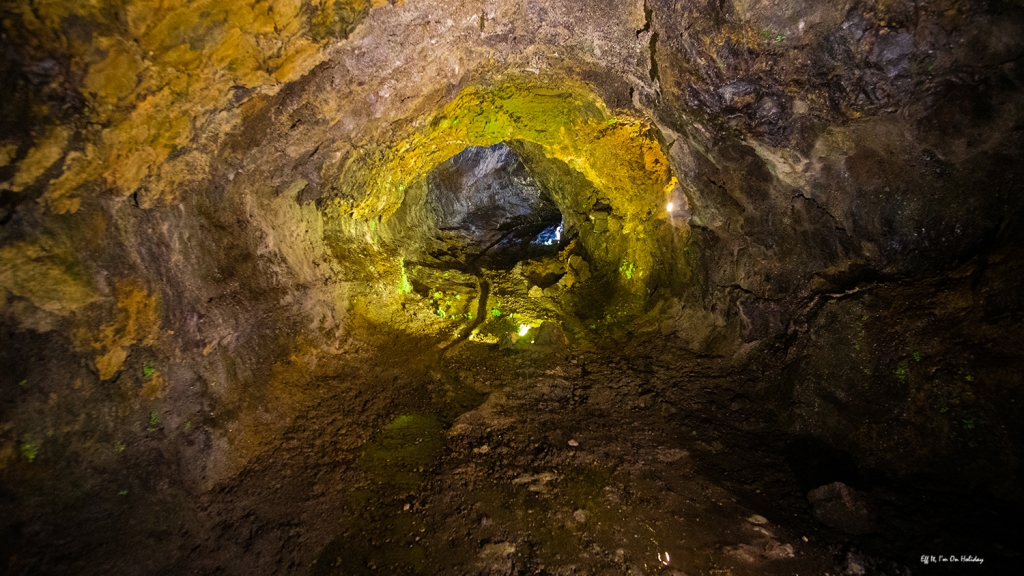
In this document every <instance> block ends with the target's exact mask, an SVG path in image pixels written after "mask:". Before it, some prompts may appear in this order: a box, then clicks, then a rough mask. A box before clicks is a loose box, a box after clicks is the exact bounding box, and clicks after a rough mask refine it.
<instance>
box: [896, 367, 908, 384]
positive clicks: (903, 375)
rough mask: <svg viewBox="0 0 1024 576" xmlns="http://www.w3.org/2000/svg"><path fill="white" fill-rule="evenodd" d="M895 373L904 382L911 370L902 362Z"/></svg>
mask: <svg viewBox="0 0 1024 576" xmlns="http://www.w3.org/2000/svg"><path fill="white" fill-rule="evenodd" d="M893 373H894V374H896V377H897V378H899V379H900V381H901V382H902V381H905V380H906V379H907V374H909V373H910V371H909V370H908V369H907V367H906V365H904V364H900V365H899V366H897V367H896V370H895V371H894V372H893Z"/></svg>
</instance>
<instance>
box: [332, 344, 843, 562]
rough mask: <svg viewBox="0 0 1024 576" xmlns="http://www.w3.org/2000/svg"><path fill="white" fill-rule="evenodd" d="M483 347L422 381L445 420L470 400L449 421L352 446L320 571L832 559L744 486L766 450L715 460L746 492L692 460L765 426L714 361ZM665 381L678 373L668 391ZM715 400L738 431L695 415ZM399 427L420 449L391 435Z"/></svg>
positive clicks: (469, 348) (764, 472)
mask: <svg viewBox="0 0 1024 576" xmlns="http://www.w3.org/2000/svg"><path fill="white" fill-rule="evenodd" d="M494 347H495V346H492V347H490V349H487V347H486V346H475V349H474V345H473V344H467V345H465V346H461V347H459V348H457V349H455V351H453V352H452V353H451V354H449V355H446V356H445V358H444V359H443V360H442V361H441V362H440V363H439V369H438V370H437V371H436V372H434V373H433V378H432V382H431V385H430V386H429V387H430V388H432V390H431V392H432V397H433V398H435V399H440V402H439V403H438V404H439V405H441V406H447V407H449V410H447V411H446V410H444V409H442V410H441V411H440V412H441V414H442V415H441V416H440V419H444V417H445V414H444V413H445V412H447V414H453V412H451V407H453V406H458V405H459V404H460V403H465V402H467V401H470V402H471V399H474V398H476V399H479V400H480V401H482V403H481V404H480V405H479V406H476V407H475V408H472V409H469V410H467V411H465V412H463V413H461V414H459V415H458V416H456V417H455V418H454V420H453V422H452V424H451V426H450V427H447V428H446V429H445V430H440V429H439V427H440V426H433V425H431V423H432V422H433V421H435V420H432V419H431V417H430V416H423V415H415V414H414V415H406V416H398V417H397V418H396V419H395V420H393V421H392V422H391V423H390V424H388V425H387V426H385V428H384V430H383V431H382V433H381V434H380V435H379V436H378V437H377V438H376V439H375V440H373V441H371V443H370V444H369V448H364V452H362V456H361V457H360V463H361V464H362V465H359V464H357V465H356V468H358V469H359V476H360V477H361V479H360V484H361V486H360V488H359V489H357V490H356V492H357V493H358V495H357V496H355V497H352V496H349V497H348V502H349V504H350V506H349V509H348V510H347V511H348V513H349V515H350V516H349V518H347V519H345V520H343V521H342V522H341V523H340V527H339V532H338V535H337V536H336V537H335V539H334V540H333V541H332V542H331V543H330V544H329V545H328V546H326V547H325V548H324V551H323V552H322V554H321V557H319V559H318V561H317V567H316V570H315V573H318V574H352V573H381V574H398V573H423V574H427V573H429V574H463V573H465V574H628V573H635V574H646V573H665V574H736V575H739V574H800V573H804V574H825V573H828V572H829V571H831V572H834V573H838V569H836V568H834V562H833V553H831V552H830V551H829V550H828V549H827V546H825V545H823V544H822V543H819V542H818V541H817V537H816V533H815V532H816V531H815V530H814V528H813V527H807V529H806V530H804V531H802V532H801V531H799V530H795V529H794V528H793V526H792V524H793V523H787V524H790V525H791V526H787V527H784V528H783V527H782V526H779V525H778V524H775V523H773V522H772V521H771V520H769V517H774V518H777V515H779V513H784V512H783V511H781V510H782V509H783V508H784V506H781V507H780V506H778V505H777V503H776V504H772V505H768V502H767V501H766V502H764V504H765V505H764V506H758V505H756V501H757V500H758V499H759V494H760V492H761V489H759V488H756V486H759V485H761V484H764V483H767V484H770V483H772V482H774V481H773V479H772V478H771V476H772V470H770V469H767V468H768V467H767V466H764V465H757V466H750V465H743V464H742V463H738V462H737V463H736V464H738V466H736V465H729V466H727V467H730V468H733V467H737V468H738V469H736V470H735V471H737V472H738V474H740V475H741V476H742V475H744V474H745V475H749V476H750V477H749V478H737V479H736V480H735V482H736V483H737V484H741V485H743V486H744V487H750V488H749V490H746V489H744V490H743V494H739V493H737V492H736V490H735V489H734V488H735V487H734V486H732V483H729V482H721V481H716V480H712V479H711V477H710V476H709V475H707V474H706V472H705V471H702V469H701V468H702V465H701V463H700V462H701V461H703V460H716V459H735V458H737V456H738V455H737V454H735V453H730V450H729V448H728V447H727V446H726V443H728V442H732V441H736V440H738V439H733V440H732V441H728V440H725V439H724V438H723V437H724V436H729V435H732V434H735V435H739V436H748V437H750V436H754V437H756V436H757V435H759V434H762V433H763V431H764V430H762V429H758V428H759V427H760V424H758V423H754V422H756V421H757V420H755V419H752V418H751V417H750V416H751V406H750V402H749V401H746V400H745V399H744V398H742V397H741V396H737V394H736V393H735V390H730V387H731V386H729V385H728V382H727V379H726V378H721V377H717V376H716V375H715V373H714V369H713V368H710V367H707V366H698V365H694V366H693V367H692V369H693V370H692V371H690V372H687V373H679V372H673V373H672V375H671V376H670V375H669V374H667V373H659V372H660V371H662V370H664V369H666V368H667V367H665V366H663V367H658V366H654V365H650V364H647V365H644V363H643V362H641V365H639V366H635V365H634V366H631V365H629V364H627V363H610V364H605V363H602V362H600V361H596V359H588V358H587V357H586V355H584V356H583V357H575V356H574V355H572V354H568V353H566V354H558V353H557V352H552V351H544V352H541V353H534V354H531V353H518V354H517V353H510V352H509V353H503V352H499V351H495V349H494ZM653 380H657V381H658V382H657V383H654V382H653ZM674 384H684V385H683V386H681V389H679V390H678V392H677V394H676V395H675V398H670V397H669V396H667V395H671V394H672V393H671V392H670V387H671V386H673V385H674ZM679 405H686V406H688V408H689V409H688V410H687V412H688V413H686V414H684V413H681V412H679V411H677V410H676V409H674V408H672V406H679ZM464 406H465V405H464ZM455 411H456V412H458V411H459V410H458V409H456V410H455ZM719 411H727V412H728V416H729V417H730V419H731V420H732V421H733V423H734V424H735V425H736V426H737V428H736V429H735V430H721V429H718V430H716V429H714V428H715V426H713V425H712V426H709V425H708V424H709V423H711V422H713V421H714V420H715V419H716V418H715V414H716V413H717V412H719ZM411 412H414V413H415V410H411ZM682 422H688V423H683V424H682V425H680V424H681V423H682ZM402 426H404V427H408V428H409V434H406V435H403V434H402V433H401V431H400V430H401V428H402ZM438 431H439V433H440V434H441V435H443V437H444V438H443V447H441V446H440V445H439V443H437V442H436V441H435V440H432V439H431V438H430V436H431V435H432V434H437V433H438ZM399 439H401V440H403V441H406V442H404V443H402V442H398V443H395V442H394V441H397V440H399ZM414 439H415V440H414ZM723 441H725V442H723ZM410 443H412V444H414V445H417V444H416V443H419V444H418V446H422V447H423V448H422V451H423V453H424V454H416V453H414V452H412V451H409V450H408V449H403V448H400V447H398V446H397V445H398V444H404V445H406V446H408V445H409V444H410ZM368 452H371V453H373V457H370V458H368V456H367V454H368ZM431 452H433V453H435V454H436V458H435V459H434V460H433V461H431V462H429V464H428V466H427V467H428V468H429V469H427V467H424V466H423V464H424V463H425V462H426V461H427V460H429V459H430V458H429V457H426V456H425V454H426V453H431ZM388 456H390V457H388ZM368 460H372V461H368ZM421 470H422V471H421ZM744 470H745V471H744ZM402 474H406V475H410V476H409V477H408V478H404V479H396V478H395V477H396V476H400V475H402ZM360 491H361V492H360ZM356 506H357V508H356V509H352V508H355V507H356ZM805 536H808V537H807V538H806V539H805ZM811 538H814V540H812V539H811Z"/></svg>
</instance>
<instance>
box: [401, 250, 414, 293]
mask: <svg viewBox="0 0 1024 576" xmlns="http://www.w3.org/2000/svg"><path fill="white" fill-rule="evenodd" d="M399 266H400V267H401V269H402V285H401V286H400V287H399V290H401V291H402V292H403V293H405V294H410V293H411V292H412V283H410V282H409V274H408V272H406V270H405V258H402V259H401V261H400V262H399Z"/></svg>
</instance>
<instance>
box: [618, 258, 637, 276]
mask: <svg viewBox="0 0 1024 576" xmlns="http://www.w3.org/2000/svg"><path fill="white" fill-rule="evenodd" d="M635 269H636V265H634V264H633V263H632V262H628V261H627V262H623V263H622V265H621V266H619V272H622V273H623V274H625V275H626V280H632V279H633V271H634V270H635Z"/></svg>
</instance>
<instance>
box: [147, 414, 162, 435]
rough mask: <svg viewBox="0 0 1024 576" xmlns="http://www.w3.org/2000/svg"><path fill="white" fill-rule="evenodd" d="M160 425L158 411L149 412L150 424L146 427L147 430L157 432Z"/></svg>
mask: <svg viewBox="0 0 1024 576" xmlns="http://www.w3.org/2000/svg"><path fill="white" fill-rule="evenodd" d="M159 426H160V416H159V415H157V413H156V411H153V412H150V413H149V426H148V427H146V432H156V431H157V429H158V428H159Z"/></svg>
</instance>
